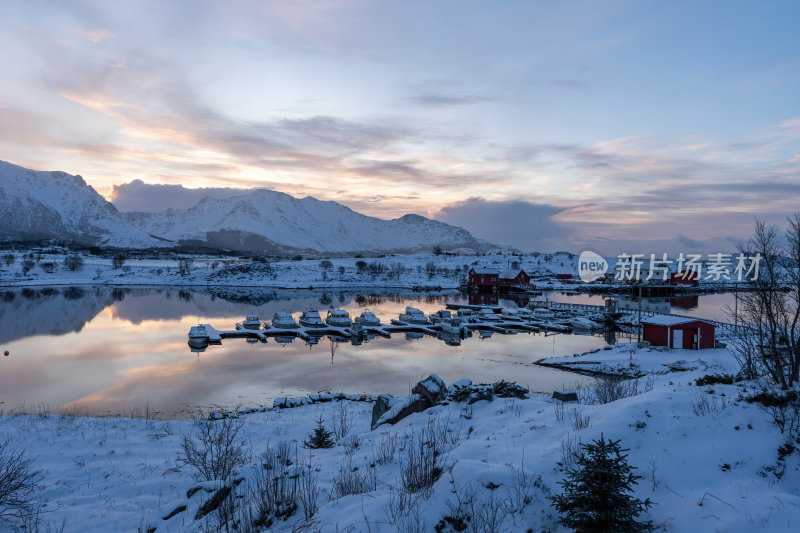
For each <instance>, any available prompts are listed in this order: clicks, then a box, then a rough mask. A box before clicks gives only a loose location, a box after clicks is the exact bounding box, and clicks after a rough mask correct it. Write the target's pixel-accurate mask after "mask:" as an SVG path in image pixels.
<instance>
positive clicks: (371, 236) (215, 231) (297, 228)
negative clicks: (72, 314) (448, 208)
mask: <svg viewBox="0 0 800 533" xmlns="http://www.w3.org/2000/svg"><path fill="white" fill-rule="evenodd" d="M128 218H129V220H130V221H131V222H133V223H134V224H136V225H137V226H138V227H140V228H141V229H142V230H144V231H146V232H147V233H150V234H153V235H158V236H160V237H163V238H167V239H170V240H172V241H176V242H177V241H189V240H197V241H209V242H216V243H217V244H218V245H221V246H223V247H226V248H231V249H252V250H265V251H272V252H275V251H291V250H295V251H298V252H303V251H309V250H314V251H317V252H358V251H365V250H373V251H374V250H402V251H406V252H409V251H418V250H422V249H425V250H431V249H433V248H434V247H435V246H441V247H442V248H445V249H454V248H471V249H473V250H483V249H488V248H491V246H490V245H488V243H485V242H483V241H479V240H477V239H475V238H474V237H473V236H472V235H471V234H470V233H469V232H467V231H466V230H464V229H462V228H458V227H455V226H450V225H448V224H445V223H443V222H438V221H435V220H430V219H427V218H424V217H421V216H417V215H406V216H403V217H401V218H397V219H394V220H384V219H380V218H375V217H369V216H366V215H362V214H360V213H357V212H355V211H352V210H351V209H349V208H347V207H345V206H343V205H341V204H338V203H336V202H323V201H320V200H317V199H316V198H312V197H306V198H302V199H300V198H294V197H292V196H289V195H288V194H284V193H281V192H277V191H271V190H267V189H256V190H253V191H249V192H247V193H246V194H241V195H237V196H232V197H228V198H210V197H207V198H204V199H203V200H201V201H200V202H198V203H197V204H196V205H195V206H193V207H191V208H189V209H185V210H178V209H168V210H166V211H163V212H161V213H131V214H129V215H128ZM254 237H257V238H256V239H254ZM214 239H217V241H214ZM245 240H247V244H245Z"/></svg>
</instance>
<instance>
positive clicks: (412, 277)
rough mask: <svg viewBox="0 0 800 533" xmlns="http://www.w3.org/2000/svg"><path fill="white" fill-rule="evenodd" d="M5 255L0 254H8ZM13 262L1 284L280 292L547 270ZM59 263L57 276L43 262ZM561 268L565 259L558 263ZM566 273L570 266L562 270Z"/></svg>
mask: <svg viewBox="0 0 800 533" xmlns="http://www.w3.org/2000/svg"><path fill="white" fill-rule="evenodd" d="M6 253H7V252H4V253H0V256H5V255H6ZM12 254H13V255H14V262H13V263H12V264H10V265H6V264H5V262H3V261H2V260H1V259H2V257H0V285H19V286H23V285H84V284H89V285H99V284H114V285H154V284H158V285H160V284H163V285H231V286H234V285H238V286H259V287H281V288H305V287H310V286H313V287H316V288H319V287H352V286H384V287H415V286H425V287H442V288H455V287H458V286H459V282H460V281H461V280H462V279H463V278H465V277H466V274H467V272H468V271H469V269H470V268H473V267H492V268H496V269H498V270H501V271H502V270H505V269H507V268H509V265H511V263H512V262H514V261H518V262H520V264H521V267H522V268H525V269H526V270H528V271H539V270H544V269H546V268H547V265H548V263H547V262H544V261H543V258H541V257H540V258H537V257H534V256H532V255H526V256H522V257H519V256H512V255H505V254H494V255H485V256H472V255H466V256H464V255H434V254H412V255H388V256H381V257H364V258H361V257H342V258H331V259H328V260H327V261H329V262H330V265H327V263H326V264H324V265H323V264H322V262H323V261H324V259H320V258H316V259H301V260H282V261H271V262H269V263H268V264H267V263H253V262H251V261H248V260H240V259H231V258H220V257H197V256H194V257H192V258H191V264H190V265H189V267H188V269H186V271H184V272H181V265H180V259H181V258H175V259H158V260H155V259H132V258H131V259H126V260H125V262H124V264H123V265H122V266H121V267H120V268H113V266H114V265H113V263H112V259H111V258H103V257H96V256H91V255H83V256H82V258H83V261H84V264H83V267H82V268H81V269H80V270H78V271H74V272H73V271H70V270H69V269H67V268H66V267H65V266H64V265H63V261H64V257H65V255H61V254H55V255H44V256H43V258H42V259H40V260H39V262H38V263H37V264H36V265H35V266H33V267H32V268H30V270H29V271H28V272H26V273H23V261H24V258H23V256H22V254H21V253H20V252H16V253H13V252H12ZM46 263H55V269H54V271H53V272H51V273H50V272H46V271H45V270H44V269H43V268H42V266H41V265H42V264H46ZM554 264H555V265H558V267H557V268H562V267H561V266H560V265H561V261H558V262H555V263H554ZM563 268H564V269H567V267H563Z"/></svg>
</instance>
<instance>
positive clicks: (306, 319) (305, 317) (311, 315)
mask: <svg viewBox="0 0 800 533" xmlns="http://www.w3.org/2000/svg"><path fill="white" fill-rule="evenodd" d="M300 325H302V326H306V327H311V328H319V327H325V322H323V321H322V317H321V316H319V311H314V310H312V309H309V310H308V311H303V314H302V315H300Z"/></svg>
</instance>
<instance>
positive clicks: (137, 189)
mask: <svg viewBox="0 0 800 533" xmlns="http://www.w3.org/2000/svg"><path fill="white" fill-rule="evenodd" d="M244 192H246V191H244V190H242V189H228V188H218V187H217V188H211V187H206V188H200V189H187V188H186V187H184V186H183V185H163V184H147V183H145V182H143V181H142V180H138V179H137V180H133V181H131V182H130V183H123V184H122V185H114V188H113V189H112V191H111V202H113V204H114V206H115V207H116V208H117V209H118V210H119V211H121V212H123V213H126V212H130V211H144V212H146V213H158V212H160V211H163V210H165V209H168V208H175V209H188V208H190V207H192V206H194V205H195V204H197V202H199V201H200V200H202V199H203V198H206V197H211V198H230V197H231V196H236V195H237V194H243V193H244Z"/></svg>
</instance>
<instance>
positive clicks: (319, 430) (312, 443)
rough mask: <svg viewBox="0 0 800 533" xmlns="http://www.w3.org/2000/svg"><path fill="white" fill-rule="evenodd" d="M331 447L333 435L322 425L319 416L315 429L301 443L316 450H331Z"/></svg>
mask: <svg viewBox="0 0 800 533" xmlns="http://www.w3.org/2000/svg"><path fill="white" fill-rule="evenodd" d="M333 445H334V442H333V433H332V432H330V431H328V430H327V429H325V426H323V425H322V416H321V415H320V417H319V420H317V427H316V428H314V433H312V434H311V435H309V436H308V439H306V440H304V441H303V446H305V447H306V448H312V449H314V450H316V449H318V448H333Z"/></svg>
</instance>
